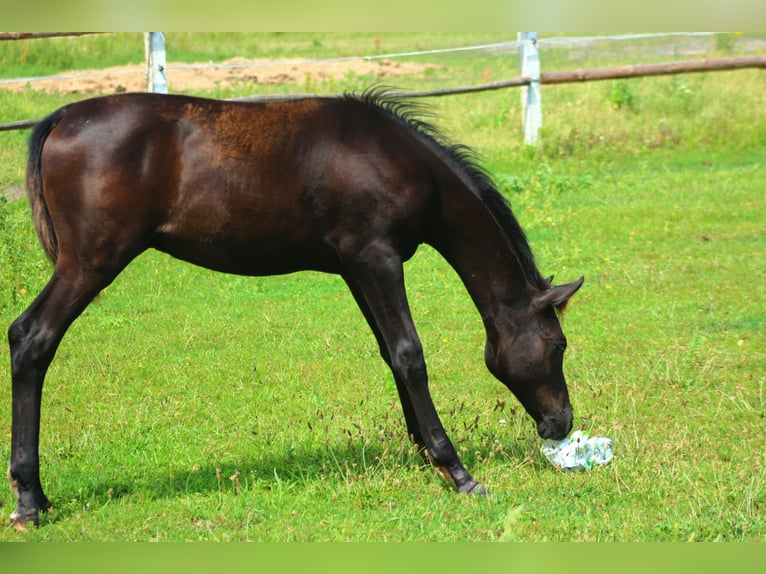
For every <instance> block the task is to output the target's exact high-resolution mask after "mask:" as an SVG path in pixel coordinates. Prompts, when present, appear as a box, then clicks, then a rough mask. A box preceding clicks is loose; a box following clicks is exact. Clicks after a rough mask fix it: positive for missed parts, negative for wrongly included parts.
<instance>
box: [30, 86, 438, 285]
mask: <svg viewBox="0 0 766 574" xmlns="http://www.w3.org/2000/svg"><path fill="white" fill-rule="evenodd" d="M419 145H420V144H418V143H417V140H416V138H412V137H409V132H408V130H407V129H406V127H404V126H403V125H401V124H400V123H398V122H396V121H392V117H391V116H390V115H388V114H384V113H381V110H380V109H376V108H375V107H374V106H370V105H369V104H367V103H365V102H362V101H358V100H353V99H343V98H307V99H302V100H290V101H281V102H268V103H258V104H253V103H238V102H225V101H219V100H208V99H201V98H194V97H187V96H166V95H165V96H162V95H155V94H122V95H116V96H106V97H102V98H95V99H92V100H85V101H83V102H79V103H77V104H73V105H70V106H68V107H67V108H66V109H65V111H64V113H63V115H62V117H61V119H60V120H59V124H58V125H57V126H56V127H55V129H54V131H53V132H52V134H51V136H50V137H49V142H47V143H46V148H45V150H44V157H43V165H44V166H46V172H45V173H44V185H45V188H46V189H45V193H46V198H47V200H48V202H49V204H50V205H51V206H52V213H54V214H60V215H59V219H60V220H61V221H57V222H54V223H55V224H56V227H57V230H58V228H59V227H60V228H61V229H62V233H63V234H64V235H65V236H66V235H67V233H68V231H71V233H70V234H71V235H75V233H76V231H77V230H72V229H70V228H71V227H72V226H73V225H74V224H73V222H72V221H67V220H66V215H64V214H66V213H67V208H66V207H65V204H67V205H78V206H79V209H80V213H92V214H94V216H95V215H96V214H98V218H99V219H100V220H101V221H102V222H104V221H106V223H107V224H108V223H109V222H113V223H114V225H113V228H114V229H112V230H111V232H113V233H116V234H118V235H120V236H124V238H125V239H124V240H125V241H127V240H128V236H129V235H135V236H136V237H138V236H140V237H141V238H142V240H143V241H144V242H146V245H140V246H137V247H136V249H143V248H145V247H155V248H158V249H160V250H163V251H167V252H168V253H170V254H172V255H174V256H176V257H179V258H181V259H185V260H188V261H191V262H194V263H197V264H200V265H203V266H206V267H210V268H214V269H219V270H222V271H229V272H235V273H246V274H266V273H282V272H288V271H293V270H297V269H305V268H314V269H322V270H336V269H335V267H336V265H337V262H338V250H339V249H340V250H342V249H349V250H353V249H357V248H358V247H359V245H361V244H362V243H364V242H365V241H373V240H375V237H374V236H375V234H379V235H381V236H382V235H385V234H386V233H391V232H392V230H393V229H394V228H396V229H397V233H401V231H404V232H405V233H404V235H402V237H401V238H399V239H398V240H397V241H399V243H400V244H401V245H400V247H401V248H402V250H403V251H412V249H413V248H414V246H416V245H417V243H418V242H419V241H420V240H421V238H420V237H419V236H418V230H416V229H415V228H416V227H418V226H419V225H420V221H421V217H420V212H421V210H422V208H423V207H424V206H425V204H426V203H428V201H429V193H428V190H429V189H430V177H431V176H430V173H429V170H428V165H427V164H428V162H423V161H418V160H417V159H416V156H417V155H418V152H419V151H420V149H419ZM69 219H70V220H71V219H72V218H71V217H70V218H69ZM76 219H77V221H80V220H81V218H80V217H77V218H76ZM64 239H65V240H66V238H64Z"/></svg>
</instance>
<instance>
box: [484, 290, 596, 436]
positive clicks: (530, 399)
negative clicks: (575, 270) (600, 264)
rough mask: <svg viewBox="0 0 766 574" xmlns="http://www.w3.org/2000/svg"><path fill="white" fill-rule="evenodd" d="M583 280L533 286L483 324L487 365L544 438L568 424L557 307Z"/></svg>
mask: <svg viewBox="0 0 766 574" xmlns="http://www.w3.org/2000/svg"><path fill="white" fill-rule="evenodd" d="M582 284H583V278H580V279H579V280H577V281H575V282H574V283H570V284H568V285H560V286H558V287H550V288H548V289H544V290H533V291H532V292H531V294H530V298H529V301H528V303H525V304H524V306H523V307H521V308H519V307H516V306H514V307H511V308H509V309H508V310H507V312H506V313H504V314H503V315H504V316H503V317H501V318H498V317H495V318H494V319H495V320H494V321H492V322H491V323H492V324H489V323H488V324H487V334H488V336H487V346H486V349H485V360H486V363H487V367H488V368H489V370H490V371H491V372H492V374H494V375H495V376H496V377H497V378H498V379H500V381H502V382H503V383H504V384H505V385H506V386H507V387H508V388H509V389H510V390H511V392H513V394H514V395H515V396H516V398H518V399H519V401H520V402H521V404H522V405H523V406H524V408H525V409H526V410H527V412H528V413H529V414H530V416H531V417H532V418H533V419H534V420H535V422H536V423H537V432H538V433H539V434H540V436H541V437H542V438H546V439H547V438H551V439H557V440H559V439H563V438H564V437H566V436H567V434H568V433H569V431H570V430H571V428H572V405H571V404H570V402H569V392H568V391H567V385H566V381H565V380H564V371H563V362H564V350H565V349H566V344H567V341H566V338H565V337H564V333H563V332H562V331H561V326H560V324H559V320H558V316H557V314H556V311H557V310H560V309H563V308H564V307H565V306H566V304H567V302H568V301H569V298H570V297H571V296H572V295H574V294H575V292H576V291H577V290H578V289H579V288H580V286H581V285H582ZM498 319H499V320H498Z"/></svg>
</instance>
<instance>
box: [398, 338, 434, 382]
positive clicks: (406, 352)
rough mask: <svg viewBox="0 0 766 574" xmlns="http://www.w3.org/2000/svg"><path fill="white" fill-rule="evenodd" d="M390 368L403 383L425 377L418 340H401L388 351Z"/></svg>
mask: <svg viewBox="0 0 766 574" xmlns="http://www.w3.org/2000/svg"><path fill="white" fill-rule="evenodd" d="M390 356H391V368H392V369H393V370H394V371H395V372H397V373H398V374H399V375H400V376H401V380H402V381H404V383H405V385H410V384H413V383H420V382H422V381H425V380H426V379H427V375H426V362H425V359H424V358H423V347H422V346H421V344H420V343H419V342H418V341H403V342H400V343H399V344H397V345H396V346H395V347H394V348H393V349H392V350H391V353H390Z"/></svg>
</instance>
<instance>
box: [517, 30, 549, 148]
mask: <svg viewBox="0 0 766 574" xmlns="http://www.w3.org/2000/svg"><path fill="white" fill-rule="evenodd" d="M519 68H520V71H521V76H522V77H524V78H529V86H525V87H523V88H521V110H522V121H523V126H524V143H525V144H528V145H534V144H536V143H537V141H538V134H539V131H540V128H541V127H542V125H543V109H542V106H541V104H540V52H539V51H538V48H537V32H519Z"/></svg>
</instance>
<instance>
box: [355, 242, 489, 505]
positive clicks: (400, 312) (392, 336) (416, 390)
mask: <svg viewBox="0 0 766 574" xmlns="http://www.w3.org/2000/svg"><path fill="white" fill-rule="evenodd" d="M358 255H359V257H358V258H357V259H356V260H355V261H354V264H353V267H352V270H351V279H347V282H351V281H353V282H354V284H355V287H356V289H358V293H361V294H362V296H363V298H364V301H365V302H366V305H367V310H368V311H369V313H365V314H366V315H368V321H370V319H372V320H373V321H374V323H375V325H376V326H377V333H378V334H379V335H380V337H381V338H382V339H383V341H384V343H385V345H386V349H387V358H388V361H387V362H388V363H389V366H390V367H391V370H392V372H393V375H394V378H395V380H396V382H397V385H398V386H401V387H404V389H403V391H404V393H406V396H403V397H402V404H403V407H404V409H405V416H407V415H408V411H410V412H411V413H413V414H414V418H415V419H416V423H417V426H418V429H419V433H418V434H419V437H418V438H419V440H420V441H422V443H423V444H421V445H420V446H424V447H425V448H426V450H427V454H428V458H429V459H430V461H431V463H432V464H433V465H434V466H435V467H436V468H437V469H438V470H439V472H440V473H441V474H442V476H444V478H446V479H447V480H448V481H449V482H450V483H451V484H453V485H454V487H455V489H456V490H457V491H458V492H474V493H485V492H486V491H485V490H484V487H483V486H482V485H481V484H479V483H478V482H476V481H475V480H474V479H473V477H472V476H471V475H470V474H469V473H468V471H467V470H466V469H465V467H464V466H463V464H462V463H461V462H460V458H459V457H458V455H457V451H456V450H455V447H454V446H453V444H452V442H451V441H450V439H449V437H448V436H447V433H446V431H445V430H444V426H443V425H442V423H441V420H440V419H439V415H438V413H437V412H436V407H435V406H434V404H433V400H432V399H431V394H430V392H429V390H428V373H427V369H426V363H425V359H424V357H423V349H422V346H421V343H420V339H419V337H418V335H417V332H416V331H415V325H414V323H413V320H412V315H411V313H410V309H409V305H408V303H407V296H406V293H405V288H404V272H403V268H402V262H401V259H399V258H398V256H397V255H396V254H395V253H393V252H392V251H388V250H381V249H380V247H378V248H376V249H367V250H362V252H361V253H359V254H358ZM352 290H353V289H352ZM363 310H364V309H363ZM370 322H372V321H370ZM404 393H402V392H401V390H400V394H402V395H404ZM408 418H409V417H408ZM408 422H409V421H408ZM408 426H409V425H408Z"/></svg>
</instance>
